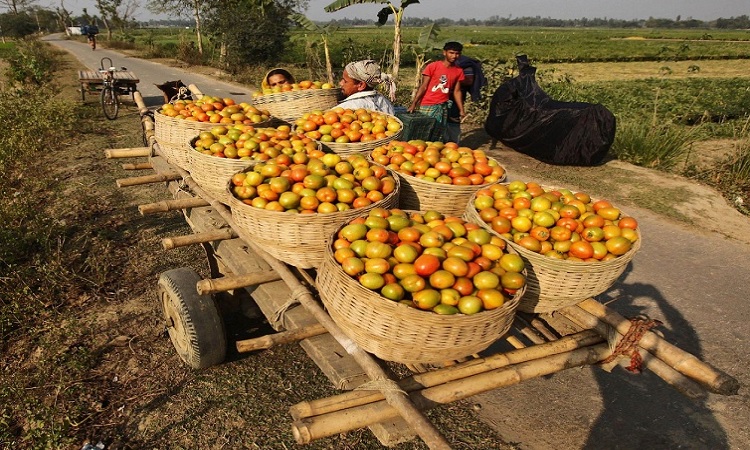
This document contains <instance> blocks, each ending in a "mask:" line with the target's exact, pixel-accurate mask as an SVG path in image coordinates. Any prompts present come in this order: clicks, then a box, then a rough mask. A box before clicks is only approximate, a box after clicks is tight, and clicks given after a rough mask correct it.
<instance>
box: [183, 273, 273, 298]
mask: <svg viewBox="0 0 750 450" xmlns="http://www.w3.org/2000/svg"><path fill="white" fill-rule="evenodd" d="M280 279H281V277H280V276H279V274H278V273H276V272H275V271H273V270H268V271H266V272H254V273H246V274H244V275H233V276H226V277H221V278H207V279H204V280H200V281H198V284H197V286H196V288H197V290H198V293H199V294H201V295H203V294H215V293H217V292H226V291H231V290H233V289H240V288H244V287H248V286H256V285H258V284H263V283H270V282H272V281H279V280H280Z"/></svg>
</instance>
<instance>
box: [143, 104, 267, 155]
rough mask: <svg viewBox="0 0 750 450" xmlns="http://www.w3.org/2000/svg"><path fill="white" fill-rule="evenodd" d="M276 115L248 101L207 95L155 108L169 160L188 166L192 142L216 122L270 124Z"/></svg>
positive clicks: (158, 138)
mask: <svg viewBox="0 0 750 450" xmlns="http://www.w3.org/2000/svg"><path fill="white" fill-rule="evenodd" d="M272 124H273V119H272V118H271V116H270V114H269V113H268V111H262V110H260V109H258V108H256V107H254V106H252V105H250V104H249V103H244V102H243V103H239V104H238V103H235V101H234V100H233V99H231V98H223V99H222V98H218V97H211V96H208V95H204V96H203V97H201V98H200V99H199V100H195V101H193V100H175V101H174V102H172V103H165V104H164V105H162V107H161V108H160V109H158V110H157V111H155V112H154V137H155V138H156V142H157V143H158V144H159V149H160V150H161V152H162V153H163V156H165V157H166V158H167V160H168V161H169V162H170V163H171V164H174V165H176V166H178V167H180V168H182V169H185V170H189V169H190V167H189V164H190V161H189V157H188V150H190V147H189V143H190V141H191V140H192V139H193V138H195V137H196V136H197V135H198V134H200V133H201V132H202V131H211V129H212V128H213V127H215V126H217V125H224V126H229V125H254V126H258V127H261V126H271V125H272Z"/></svg>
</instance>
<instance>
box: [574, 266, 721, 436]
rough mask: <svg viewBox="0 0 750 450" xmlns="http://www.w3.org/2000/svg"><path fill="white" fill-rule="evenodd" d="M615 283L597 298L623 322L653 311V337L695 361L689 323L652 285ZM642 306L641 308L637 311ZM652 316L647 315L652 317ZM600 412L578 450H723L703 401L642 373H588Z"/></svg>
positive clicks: (696, 347) (696, 344) (697, 348)
mask: <svg viewBox="0 0 750 450" xmlns="http://www.w3.org/2000/svg"><path fill="white" fill-rule="evenodd" d="M626 279H627V277H626V275H625V274H624V275H623V277H621V278H620V280H621V281H620V282H618V283H615V285H614V286H613V287H612V289H610V290H609V291H607V292H606V293H605V294H601V295H599V296H598V297H597V300H598V301H599V302H601V303H603V304H607V303H610V302H614V303H615V304H616V308H617V311H618V312H620V313H621V314H622V315H623V316H625V317H638V316H644V315H645V311H646V306H648V307H649V309H650V310H653V309H654V307H656V308H657V309H658V311H659V314H658V317H654V318H658V319H659V320H661V321H662V322H663V325H662V326H659V327H658V328H656V329H655V331H657V332H659V333H661V334H663V335H664V338H665V340H666V341H668V342H671V343H674V344H676V345H677V346H678V347H680V348H682V349H683V350H685V351H687V352H690V353H692V354H693V355H695V356H696V357H698V358H699V359H702V358H701V356H702V355H701V353H702V350H701V345H700V337H699V336H698V335H697V333H696V332H695V330H694V329H693V328H692V327H691V325H690V323H689V322H688V321H687V320H686V319H685V317H684V316H683V315H682V314H681V313H680V311H679V310H678V309H677V308H675V307H674V306H673V305H672V304H670V302H669V301H667V299H666V298H665V297H664V296H663V295H662V294H661V292H660V291H659V290H658V289H656V288H655V287H654V286H653V285H651V284H647V283H628V282H627V281H626ZM641 305H644V306H641ZM652 314H653V313H652ZM593 375H594V377H595V379H596V381H597V383H598V385H599V389H600V393H601V398H602V405H603V408H604V409H603V411H602V412H601V414H600V415H599V417H598V418H597V419H596V420H595V421H594V423H593V424H592V425H591V432H590V434H589V436H588V439H587V442H586V444H585V445H584V446H583V447H582V448H584V449H602V448H607V449H619V448H622V449H626V448H627V449H631V448H651V449H662V448H663V449H668V448H669V449H671V448H678V447H680V446H682V445H684V443H685V442H691V443H692V444H691V445H692V448H696V449H697V448H705V449H728V448H730V447H729V444H728V442H727V435H726V432H725V431H724V429H723V428H722V426H721V424H720V423H719V422H718V420H717V419H716V417H715V416H714V413H713V412H712V411H711V410H710V409H709V408H708V406H707V396H704V397H702V398H700V399H690V398H688V397H686V396H684V395H682V394H680V393H679V392H678V391H677V390H675V389H673V388H671V387H670V386H669V385H668V384H667V383H665V382H663V380H661V379H660V378H659V377H658V376H656V375H654V374H653V373H652V372H650V371H648V370H646V371H644V372H642V373H640V374H638V375H634V374H632V373H630V372H627V371H625V370H624V369H623V368H622V367H619V366H618V367H616V368H615V370H613V371H612V373H607V372H605V371H604V370H594V371H593Z"/></svg>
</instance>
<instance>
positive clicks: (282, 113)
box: [252, 80, 339, 123]
mask: <svg viewBox="0 0 750 450" xmlns="http://www.w3.org/2000/svg"><path fill="white" fill-rule="evenodd" d="M338 94H339V90H338V89H335V87H334V86H333V85H332V84H330V83H324V82H321V81H311V80H302V81H300V82H299V83H294V84H287V85H283V86H277V87H275V88H273V89H264V90H262V91H256V93H255V94H253V100H252V102H253V105H255V106H256V107H258V108H260V109H265V110H268V111H269V112H270V113H271V114H272V115H273V116H274V117H278V118H279V119H282V120H285V121H287V122H290V123H291V122H293V121H294V120H295V119H297V118H298V117H300V116H302V115H303V114H305V113H306V112H308V111H315V110H327V109H329V108H333V107H335V106H336V103H338Z"/></svg>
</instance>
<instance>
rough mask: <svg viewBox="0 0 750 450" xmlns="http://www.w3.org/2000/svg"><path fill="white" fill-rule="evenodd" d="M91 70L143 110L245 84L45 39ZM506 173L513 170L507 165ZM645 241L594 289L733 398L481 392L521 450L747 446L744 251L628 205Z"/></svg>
mask: <svg viewBox="0 0 750 450" xmlns="http://www.w3.org/2000/svg"><path fill="white" fill-rule="evenodd" d="M51 42H52V43H53V44H55V45H59V46H60V47H62V48H64V49H66V50H68V51H70V52H71V53H73V54H75V55H76V56H77V57H78V58H79V59H80V60H81V62H83V63H84V64H85V65H87V66H89V67H91V68H97V67H98V66H99V59H100V58H101V57H102V56H109V57H110V58H112V60H113V61H114V63H115V64H116V65H123V66H126V67H128V69H130V70H133V71H134V72H135V73H136V74H137V75H138V76H139V77H140V80H141V83H140V84H139V90H140V91H141V93H142V94H143V95H144V98H146V99H147V100H148V101H149V104H151V105H157V104H160V103H161V102H162V97H161V92H160V91H159V90H158V89H156V88H155V87H154V86H153V85H154V83H162V82H164V81H167V80H174V79H182V80H183V82H185V83H195V84H196V85H198V86H199V87H200V89H201V90H202V91H203V92H204V93H207V94H216V95H221V96H231V97H233V98H235V99H240V98H243V97H242V96H243V95H244V96H246V95H248V94H249V92H250V91H249V90H248V89H247V88H243V87H241V86H238V85H233V84H230V83H224V82H220V81H216V80H213V79H211V78H208V77H204V76H200V75H196V74H193V73H190V72H189V70H181V69H177V68H172V67H165V66H162V65H159V64H154V63H152V62H149V61H143V60H140V59H136V58H131V57H125V56H123V55H121V54H119V53H116V52H112V51H108V50H99V49H97V50H96V51H93V52H92V51H91V50H90V49H89V48H88V47H87V46H86V44H83V43H78V42H72V41H66V40H61V39H59V38H58V39H55V38H52V39H51ZM509 178H510V179H518V178H519V177H518V176H514V172H513V170H512V168H509ZM629 211H630V212H632V214H633V215H634V216H635V217H637V218H638V219H639V221H640V223H641V227H642V233H643V236H644V245H643V246H642V247H641V250H640V252H639V253H638V254H637V255H636V256H635V258H634V260H633V263H632V264H631V265H630V266H629V268H628V270H627V272H626V274H625V275H623V277H622V279H621V281H620V282H618V283H617V285H616V286H615V287H614V288H613V289H612V290H610V291H609V292H607V293H606V294H603V295H602V296H600V298H599V300H602V301H609V300H612V301H613V303H612V305H611V306H612V307H613V308H614V309H616V310H617V311H619V312H620V313H621V314H623V315H625V316H628V317H630V316H634V315H637V314H646V315H648V316H649V317H651V318H654V319H659V320H662V321H663V322H664V326H662V327H661V330H662V332H663V333H664V334H665V336H666V337H667V338H668V340H669V341H670V342H672V343H674V344H676V345H678V346H679V347H681V348H683V349H685V350H687V351H690V352H692V353H693V354H695V355H697V356H698V357H699V358H701V359H703V360H704V361H707V362H709V363H711V364H713V365H714V366H716V367H719V368H721V369H723V370H725V371H727V372H728V373H730V374H731V375H733V376H734V377H736V378H738V379H739V380H740V382H741V383H742V386H743V387H742V389H741V391H740V395H737V396H732V397H724V396H719V395H713V394H711V395H708V396H707V397H706V398H705V399H702V400H700V401H692V400H688V399H687V398H685V397H683V396H682V395H681V394H678V393H677V392H676V391H674V390H673V389H672V388H670V387H668V386H667V385H666V384H665V383H664V382H662V380H661V379H659V378H657V377H656V376H654V375H652V374H650V373H644V374H641V375H637V376H636V375H631V374H629V373H627V372H625V371H624V370H622V369H616V370H615V371H614V372H613V373H606V372H604V371H603V370H600V369H599V368H591V367H587V368H582V369H572V370H568V371H565V372H562V373H558V374H555V375H554V376H550V377H545V378H542V379H537V380H531V381H526V382H524V383H521V384H520V385H518V386H514V387H510V388H506V389H502V390H495V391H492V392H490V393H486V394H482V395H480V396H477V397H475V398H474V399H473V400H474V402H475V403H477V405H481V408H482V409H481V413H480V414H481V415H482V417H483V419H484V420H485V421H486V422H487V423H489V424H490V425H491V426H493V427H494V428H495V429H496V430H497V431H498V432H499V433H500V434H501V435H502V436H503V437H504V438H505V439H506V440H508V441H511V442H515V443H517V444H518V446H519V448H524V449H572V448H586V449H619V448H621V449H634V448H648V449H673V448H690V449H712V450H716V449H746V448H750V427H748V425H747V424H748V423H750V408H749V407H748V405H750V395H748V391H747V385H748V383H750V358H749V357H748V356H749V355H750V345H748V336H747V333H748V331H750V326H748V323H750V314H749V313H748V310H749V309H750V308H749V307H748V296H749V294H748V291H749V290H748V287H750V286H749V283H748V281H747V280H748V274H750V246H748V245H746V244H743V243H740V242H737V241H733V240H729V239H727V238H724V237H722V236H720V235H718V234H713V233H701V232H700V231H698V230H696V229H689V228H686V227H684V226H682V225H679V224H675V223H674V222H671V221H669V220H666V219H664V218H661V217H658V216H656V215H654V214H652V213H650V212H648V211H646V210H638V209H630V210H629Z"/></svg>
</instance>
